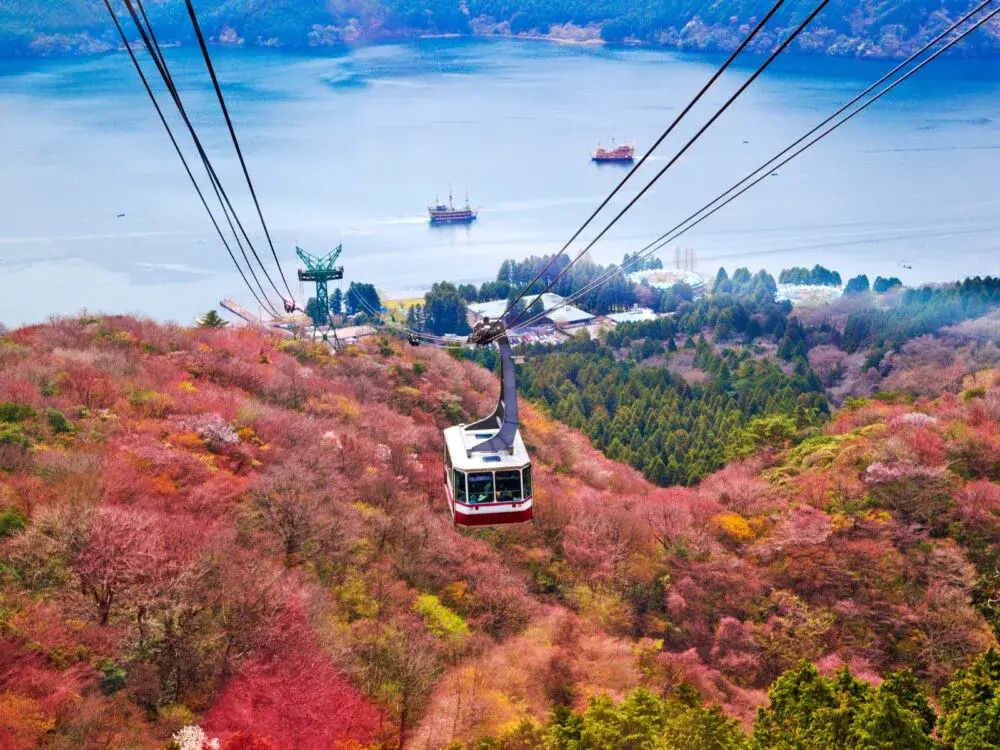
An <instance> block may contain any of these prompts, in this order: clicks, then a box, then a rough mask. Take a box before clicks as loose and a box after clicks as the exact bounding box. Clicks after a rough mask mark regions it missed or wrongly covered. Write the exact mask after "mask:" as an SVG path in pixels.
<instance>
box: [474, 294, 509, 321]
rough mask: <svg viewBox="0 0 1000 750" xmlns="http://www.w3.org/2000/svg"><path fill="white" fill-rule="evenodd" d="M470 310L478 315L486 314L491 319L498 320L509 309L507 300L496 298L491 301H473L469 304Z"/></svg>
mask: <svg viewBox="0 0 1000 750" xmlns="http://www.w3.org/2000/svg"><path fill="white" fill-rule="evenodd" d="M469 310H471V311H472V312H473V313H475V314H476V315H485V316H486V317H488V318H490V319H491V320H496V319H497V318H499V317H500V316H501V315H503V314H504V312H505V311H506V310H507V300H505V299H495V300H492V301H490V302H473V303H472V304H471V305H469Z"/></svg>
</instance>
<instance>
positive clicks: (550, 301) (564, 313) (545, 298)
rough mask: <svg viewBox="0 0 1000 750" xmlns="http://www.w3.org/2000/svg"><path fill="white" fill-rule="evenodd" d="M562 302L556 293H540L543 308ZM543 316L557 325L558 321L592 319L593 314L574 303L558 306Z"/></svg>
mask: <svg viewBox="0 0 1000 750" xmlns="http://www.w3.org/2000/svg"><path fill="white" fill-rule="evenodd" d="M563 302H564V299H563V298H562V297H560V296H559V295H558V294H551V293H547V294H543V295H542V306H543V308H544V309H545V310H548V309H549V308H551V307H555V306H556V305H561V304H562V303H563ZM545 317H546V318H548V319H549V320H551V321H552V322H553V323H555V324H556V325H559V324H560V323H562V324H566V323H584V322H586V321H588V320H593V318H594V316H593V315H591V314H590V313H589V312H587V311H586V310H581V309H580V308H579V307H576V306H574V305H565V306H564V307H560V308H559V309H558V310H553V311H552V312H550V313H549V314H548V315H546V316H545Z"/></svg>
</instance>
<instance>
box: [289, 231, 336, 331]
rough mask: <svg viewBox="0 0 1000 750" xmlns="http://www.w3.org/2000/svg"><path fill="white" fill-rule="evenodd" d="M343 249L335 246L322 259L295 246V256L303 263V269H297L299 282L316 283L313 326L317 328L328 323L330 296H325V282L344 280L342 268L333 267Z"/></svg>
mask: <svg viewBox="0 0 1000 750" xmlns="http://www.w3.org/2000/svg"><path fill="white" fill-rule="evenodd" d="M342 249H343V247H342V246H341V245H337V247H335V248H334V249H333V250H331V251H330V252H328V253H327V254H326V255H324V256H323V257H322V258H317V257H316V256H315V255H312V254H310V253H307V252H306V251H305V250H303V249H302V248H301V247H298V246H296V248H295V254H296V255H298V256H299V258H301V259H302V262H303V263H305V265H306V267H305V269H302V268H300V269H299V281H315V282H316V310H315V312H314V314H313V324H314V325H315V326H317V327H319V326H325V325H326V324H327V323H329V322H330V296H329V294H327V290H326V282H328V281H337V280H339V279H342V278H344V267H343V266H335V265H334V263H336V262H337V258H339V257H340V253H341V251H342Z"/></svg>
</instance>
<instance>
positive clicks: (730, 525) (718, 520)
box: [712, 513, 754, 542]
mask: <svg viewBox="0 0 1000 750" xmlns="http://www.w3.org/2000/svg"><path fill="white" fill-rule="evenodd" d="M712 521H713V523H714V524H715V525H716V526H717V527H718V528H719V530H721V531H722V532H723V533H724V534H725V535H726V536H728V537H729V538H730V539H732V540H733V541H734V542H746V541H748V540H750V539H753V535H754V534H753V529H752V528H750V524H749V523H747V520H746V519H745V518H744V517H743V516H741V515H740V514H739V513H721V514H719V515H717V516H716V517H715V518H713V519H712Z"/></svg>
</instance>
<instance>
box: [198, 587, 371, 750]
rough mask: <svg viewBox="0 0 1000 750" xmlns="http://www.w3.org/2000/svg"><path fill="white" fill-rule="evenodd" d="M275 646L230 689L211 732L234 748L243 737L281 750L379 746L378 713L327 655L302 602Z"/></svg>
mask: <svg viewBox="0 0 1000 750" xmlns="http://www.w3.org/2000/svg"><path fill="white" fill-rule="evenodd" d="M272 645H273V647H274V654H273V655H272V656H270V657H259V658H257V659H255V660H253V661H251V662H250V663H249V664H247V665H246V666H245V667H244V668H243V670H242V671H241V672H240V674H239V675H237V677H236V678H235V679H234V680H233V681H232V682H230V683H229V685H228V686H227V687H226V689H225V691H224V692H223V694H222V696H221V697H220V698H219V700H218V701H217V702H216V704H215V705H214V706H213V707H212V709H211V710H210V711H209V714H208V716H207V718H206V720H205V730H206V732H208V733H209V734H210V735H213V736H220V737H223V736H224V737H226V738H227V743H228V741H229V740H231V739H232V736H233V735H234V734H235V733H237V732H243V733H246V734H249V735H254V736H256V737H257V738H262V739H265V740H266V741H267V742H269V743H270V746H271V747H273V748H274V749H275V750H327V749H328V748H333V747H337V745H338V743H344V742H347V741H351V740H353V741H354V742H356V743H358V744H361V745H365V744H368V743H371V742H372V741H374V739H375V738H376V736H377V735H378V733H379V732H380V730H381V726H382V716H381V714H380V712H379V710H378V708H376V707H375V706H374V705H372V704H371V703H370V702H369V701H368V700H366V699H365V698H363V697H362V696H361V695H359V694H358V693H357V691H356V690H355V689H354V688H353V687H352V686H351V684H350V683H349V682H348V681H347V680H346V679H345V678H344V676H343V675H341V674H340V673H339V672H338V671H337V669H336V668H335V667H334V666H333V664H332V662H331V661H330V659H329V657H328V656H327V655H326V654H324V653H323V652H322V651H321V650H320V648H319V645H318V644H317V642H316V638H315V636H314V635H313V633H312V630H311V628H310V627H309V623H308V622H307V620H306V616H305V613H304V612H303V611H302V604H301V602H299V601H296V600H292V601H291V602H289V607H288V609H287V610H286V611H285V612H284V613H283V614H282V615H281V616H280V617H279V618H278V620H277V622H276V624H275V631H274V634H273V644H272ZM226 747H229V745H228V744H227V745H226ZM237 747H254V748H256V747H258V746H256V745H249V746H241V745H237Z"/></svg>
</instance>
